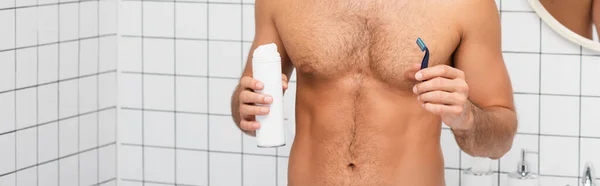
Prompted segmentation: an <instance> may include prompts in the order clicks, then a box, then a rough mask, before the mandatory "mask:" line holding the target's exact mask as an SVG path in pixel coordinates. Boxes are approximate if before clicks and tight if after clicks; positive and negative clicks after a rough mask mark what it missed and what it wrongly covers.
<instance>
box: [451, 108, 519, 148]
mask: <svg viewBox="0 0 600 186" xmlns="http://www.w3.org/2000/svg"><path fill="white" fill-rule="evenodd" d="M469 107H470V109H469V110H470V112H471V114H470V116H471V119H469V120H467V122H473V123H472V126H473V127H472V128H471V129H469V130H452V131H453V132H454V136H455V138H456V142H457V143H458V145H459V146H460V148H461V149H462V150H463V151H464V152H466V153H467V154H469V155H471V156H477V157H489V158H492V159H499V158H500V157H502V156H503V155H504V154H505V153H506V152H508V151H509V150H510V148H511V146H512V142H513V137H514V135H515V132H516V130H517V118H516V114H515V112H514V111H513V110H511V109H508V108H504V107H490V108H479V107H477V106H476V105H474V104H472V103H470V104H469Z"/></svg>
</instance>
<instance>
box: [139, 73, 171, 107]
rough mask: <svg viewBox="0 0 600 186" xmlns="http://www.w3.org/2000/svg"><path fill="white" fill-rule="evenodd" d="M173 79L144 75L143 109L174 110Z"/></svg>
mask: <svg viewBox="0 0 600 186" xmlns="http://www.w3.org/2000/svg"><path fill="white" fill-rule="evenodd" d="M174 81H175V80H174V77H173V76H162V75H144V108H149V109H159V110H173V109H175V92H174V89H175V87H174V84H175V82H174Z"/></svg>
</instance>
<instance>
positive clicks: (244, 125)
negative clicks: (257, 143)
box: [240, 120, 260, 131]
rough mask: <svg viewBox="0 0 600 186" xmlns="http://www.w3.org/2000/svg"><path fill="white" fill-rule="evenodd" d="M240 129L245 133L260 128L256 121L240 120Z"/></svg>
mask: <svg viewBox="0 0 600 186" xmlns="http://www.w3.org/2000/svg"><path fill="white" fill-rule="evenodd" d="M240 128H241V129H242V130H245V131H254V130H257V129H259V128H260V124H259V123H258V122H256V121H248V120H242V121H240Z"/></svg>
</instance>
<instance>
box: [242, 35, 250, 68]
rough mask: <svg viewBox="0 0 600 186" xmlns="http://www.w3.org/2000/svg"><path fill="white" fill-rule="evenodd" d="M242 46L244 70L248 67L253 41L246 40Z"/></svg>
mask: <svg viewBox="0 0 600 186" xmlns="http://www.w3.org/2000/svg"><path fill="white" fill-rule="evenodd" d="M242 48H243V49H242V57H244V60H242V70H244V68H246V63H247V62H248V57H249V56H248V54H250V50H251V49H252V43H250V42H244V43H242Z"/></svg>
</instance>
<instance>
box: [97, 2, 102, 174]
mask: <svg viewBox="0 0 600 186" xmlns="http://www.w3.org/2000/svg"><path fill="white" fill-rule="evenodd" d="M100 6H101V5H100V1H98V2H97V5H96V15H97V16H96V29H97V31H98V32H97V35H100ZM100 43H102V40H101V39H98V43H97V44H98V45H97V48H96V54H97V56H96V57H97V59H96V60H97V64H96V73H100V55H101V54H100V52H102V51H101V50H100V47H101V46H100ZM96 109H100V76H97V77H96ZM98 146H100V112H98V114H97V115H96V147H98ZM99 182H100V149H98V150H97V151H96V183H98V184H96V185H100V183H99Z"/></svg>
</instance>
